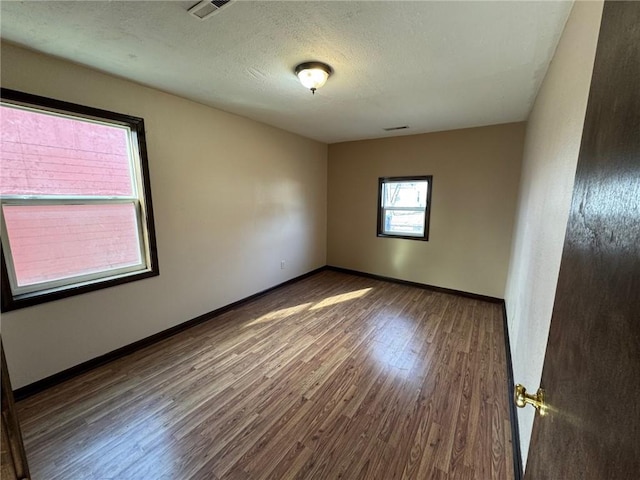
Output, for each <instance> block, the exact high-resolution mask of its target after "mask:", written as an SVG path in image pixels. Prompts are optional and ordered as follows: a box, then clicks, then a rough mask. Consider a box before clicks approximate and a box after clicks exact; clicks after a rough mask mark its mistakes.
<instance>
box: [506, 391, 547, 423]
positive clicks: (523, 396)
mask: <svg viewBox="0 0 640 480" xmlns="http://www.w3.org/2000/svg"><path fill="white" fill-rule="evenodd" d="M513 400H514V401H515V402H516V405H517V406H518V407H520V408H524V407H526V405H527V403H529V404H531V405H533V406H534V408H535V409H536V410H538V413H540V415H546V414H547V404H546V403H544V390H542V389H541V388H539V389H538V391H537V392H536V394H535V395H531V394H530V393H527V389H526V388H524V387H523V386H522V385H520V384H518V385H516V388H515V391H514V393H513Z"/></svg>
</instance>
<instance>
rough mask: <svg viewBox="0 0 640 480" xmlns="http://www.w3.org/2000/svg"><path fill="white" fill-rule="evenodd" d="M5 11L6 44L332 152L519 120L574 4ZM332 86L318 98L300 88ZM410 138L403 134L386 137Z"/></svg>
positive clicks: (271, 4) (138, 5) (29, 6)
mask: <svg viewBox="0 0 640 480" xmlns="http://www.w3.org/2000/svg"><path fill="white" fill-rule="evenodd" d="M195 3H197V0H193V1H186V2H185V1H151V2H144V1H85V2H73V1H72V2H58V1H47V2H12V1H3V2H1V4H0V5H1V6H0V8H1V21H2V29H1V33H2V37H3V38H4V39H6V40H9V41H11V42H13V43H16V44H19V45H23V46H26V47H28V48H31V49H34V50H38V51H42V52H45V53H49V54H52V55H56V56H59V57H62V58H65V59H69V60H72V61H74V62H77V63H80V64H83V65H88V66H91V67H94V68H97V69H99V70H102V71H105V72H109V73H112V74H115V75H118V76H121V77H125V78H128V79H131V80H134V81H137V82H139V83H142V84H145V85H149V86H152V87H156V88H159V89H161V90H164V91H167V92H172V93H175V94H177V95H180V96H183V97H186V98H190V99H193V100H196V101H198V102H201V103H204V104H206V105H211V106H213V107H216V108H219V109H222V110H225V111H228V112H233V113H237V114H239V115H243V116H246V117H249V118H252V119H255V120H259V121H262V122H265V123H267V124H270V125H274V126H277V127H280V128H283V129H285V130H289V131H291V132H295V133H298V134H301V135H304V136H306V137H310V138H314V139H317V140H320V141H323V142H327V143H333V142H339V141H345V140H355V139H362V138H375V137H386V136H393V135H407V134H415V133H424V132H431V131H439V130H448V129H455V128H464V127H472V126H479V125H490V124H497V123H504V122H512V121H520V120H525V119H526V118H527V116H528V114H529V111H530V108H531V105H532V103H533V100H534V98H535V95H536V93H537V91H538V88H539V86H540V83H541V81H542V78H543V77H544V74H545V72H546V70H547V67H548V64H549V61H550V60H551V57H552V55H553V52H554V50H555V46H556V44H557V42H558V39H559V37H560V34H561V32H562V28H563V26H564V23H565V21H566V19H567V16H568V14H569V11H570V9H571V6H572V2H571V1H567V2H565V1H562V2H560V1H541V2H522V1H510V2H507V1H496V2H484V1H474V2H457V1H448V2H431V1H417V2H407V1H369V2H355V1H346V2H339V1H303V2H292V1H257V2H256V1H242V0H235V1H233V2H232V3H230V4H228V5H227V6H225V7H223V8H222V9H221V10H220V11H219V12H218V13H216V14H214V15H213V16H212V17H210V18H209V19H208V20H204V21H200V20H197V19H195V18H193V17H192V16H191V15H189V14H187V9H188V8H189V7H190V6H192V5H194V4H195ZM308 60H320V61H323V62H326V63H328V64H330V65H331V66H332V67H333V68H334V70H335V74H334V75H333V76H332V77H331V78H329V80H328V82H327V84H326V85H325V86H324V87H323V88H322V89H320V90H318V92H316V95H311V93H310V92H309V91H308V90H305V89H304V87H302V85H300V83H299V82H298V80H297V78H296V77H295V76H294V74H293V69H294V67H295V66H296V64H298V63H300V62H303V61H308ZM400 125H409V127H410V128H409V129H407V130H401V131H399V132H395V133H394V132H385V131H384V130H383V128H385V127H394V126H400Z"/></svg>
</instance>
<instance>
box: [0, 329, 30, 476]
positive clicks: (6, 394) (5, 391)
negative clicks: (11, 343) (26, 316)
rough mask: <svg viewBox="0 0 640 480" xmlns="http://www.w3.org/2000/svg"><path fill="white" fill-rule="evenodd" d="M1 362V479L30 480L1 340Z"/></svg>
mask: <svg viewBox="0 0 640 480" xmlns="http://www.w3.org/2000/svg"><path fill="white" fill-rule="evenodd" d="M0 357H1V359H0V361H1V363H2V385H1V386H2V422H1V425H0V434H1V437H2V442H1V443H2V450H1V452H0V453H1V460H2V461H1V465H0V472H1V473H0V478H2V480H28V479H29V466H28V465H27V456H26V454H25V452H24V445H23V444H22V433H21V432H20V424H19V423H18V417H17V415H16V410H15V406H14V404H13V391H12V390H11V380H10V379H9V371H8V370H7V361H6V359H5V358H4V348H3V347H2V341H1V340H0Z"/></svg>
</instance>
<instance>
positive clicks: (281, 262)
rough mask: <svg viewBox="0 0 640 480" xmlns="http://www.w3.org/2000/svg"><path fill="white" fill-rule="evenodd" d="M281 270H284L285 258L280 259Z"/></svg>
mask: <svg viewBox="0 0 640 480" xmlns="http://www.w3.org/2000/svg"><path fill="white" fill-rule="evenodd" d="M280 270H284V260H280Z"/></svg>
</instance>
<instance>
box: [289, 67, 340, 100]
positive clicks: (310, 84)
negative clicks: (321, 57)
mask: <svg viewBox="0 0 640 480" xmlns="http://www.w3.org/2000/svg"><path fill="white" fill-rule="evenodd" d="M295 72H296V75H297V76H298V79H299V80H300V83H301V84H302V85H304V86H305V87H307V88H308V89H309V90H311V93H314V94H315V93H316V89H318V88H320V87H321V86H323V85H324V84H325V82H326V81H327V78H329V75H331V74H332V73H333V70H332V69H331V67H330V66H329V65H327V64H326V63H321V62H306V63H301V64H300V65H298V66H297V67H296V70H295Z"/></svg>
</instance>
